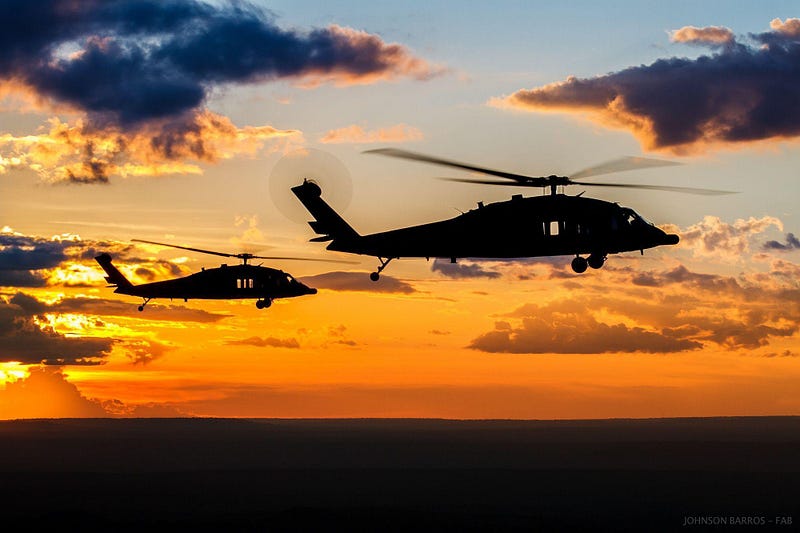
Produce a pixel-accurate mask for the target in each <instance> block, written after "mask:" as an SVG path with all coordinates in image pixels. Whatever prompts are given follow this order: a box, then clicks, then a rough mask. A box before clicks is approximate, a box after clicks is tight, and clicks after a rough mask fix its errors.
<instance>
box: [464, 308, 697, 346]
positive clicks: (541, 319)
mask: <svg viewBox="0 0 800 533" xmlns="http://www.w3.org/2000/svg"><path fill="white" fill-rule="evenodd" d="M511 315H512V316H514V317H518V318H520V319H521V320H520V323H519V324H518V325H517V326H514V325H512V324H511V323H510V322H507V321H498V322H497V323H496V324H495V329H494V330H493V331H489V332H487V333H484V334H482V335H479V336H478V337H476V338H475V339H473V340H472V342H471V343H470V344H469V348H472V349H475V350H480V351H484V352H491V353H520V354H522V353H528V354H539V353H559V354H561V353H575V354H600V353H609V352H626V353H630V352H647V353H671V352H682V351H686V350H696V349H699V348H702V346H703V345H702V344H700V343H699V342H696V341H693V340H690V339H686V338H679V337H677V336H675V335H674V332H664V331H651V330H646V329H644V328H641V327H629V326H626V325H625V324H622V323H619V324H612V325H609V324H605V323H602V322H598V321H597V320H596V319H595V318H594V316H593V315H592V313H591V312H590V311H589V310H588V309H587V308H585V307H583V305H582V304H580V303H577V302H566V303H562V304H555V305H554V304H550V305H546V306H538V305H535V304H527V305H525V306H523V307H521V308H519V309H517V310H516V311H514V312H513V313H511Z"/></svg>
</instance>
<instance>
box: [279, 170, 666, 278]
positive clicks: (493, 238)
mask: <svg viewBox="0 0 800 533" xmlns="http://www.w3.org/2000/svg"><path fill="white" fill-rule="evenodd" d="M292 192H294V194H295V195H296V196H297V198H298V199H299V200H300V201H301V202H302V203H303V205H304V206H305V207H306V209H308V211H309V212H310V213H311V214H312V215H313V216H314V219H315V220H313V221H311V222H310V223H309V224H310V225H311V227H312V229H314V231H316V232H317V234H319V235H321V236H320V237H316V238H314V239H312V241H317V242H323V241H331V242H330V244H329V245H328V250H334V251H339V252H348V253H353V254H362V255H371V256H375V257H377V258H378V259H379V260H380V261H381V264H380V266H379V267H378V270H377V271H376V272H373V273H372V274H370V278H371V279H372V280H373V281H377V280H378V278H379V274H380V272H381V271H382V270H383V269H384V268H386V266H387V265H388V263H389V262H390V261H391V260H392V259H397V258H400V257H425V258H428V259H430V258H431V257H436V258H449V259H450V260H451V261H452V262H455V261H456V260H457V259H458V258H467V257H469V258H486V259H511V258H525V257H543V256H557V255H575V256H576V257H575V259H573V262H572V268H573V270H575V272H583V271H585V270H586V267H587V265H588V266H591V267H592V268H600V267H602V266H603V263H604V262H605V261H606V256H607V255H608V254H615V253H620V252H627V251H633V250H642V251H644V250H645V249H647V248H653V247H655V246H661V245H668V244H677V243H678V241H679V237H678V236H677V235H673V234H668V233H666V232H665V231H663V230H661V229H659V228H657V227H655V226H654V225H653V224H651V223H650V222H647V221H646V220H645V219H644V218H642V217H641V216H640V215H639V214H637V213H636V212H635V211H634V210H633V209H630V208H627V207H622V206H620V205H619V204H616V203H613V202H606V201H604V200H597V199H594V198H585V197H583V196H567V195H565V194H550V195H547V196H534V197H527V198H526V197H523V196H522V195H521V194H518V195H514V196H512V198H511V199H510V200H507V201H504V202H496V203H492V204H488V205H483V203H478V207H477V208H476V209H472V210H470V211H468V212H467V213H462V214H461V215H459V216H457V217H454V218H451V219H448V220H442V221H440V222H432V223H429V224H422V225H419V226H411V227H407V228H401V229H396V230H391V231H383V232H380V233H373V234H370V235H360V234H358V232H356V231H355V230H354V229H353V228H352V227H350V225H349V224H347V222H345V220H344V219H343V218H342V217H341V216H339V214H338V213H336V212H335V211H334V210H333V209H332V208H331V207H330V206H329V205H328V204H327V203H326V202H325V201H324V200H323V199H322V190H321V189H320V188H319V186H318V185H317V184H315V183H313V182H311V181H308V180H306V181H304V182H303V183H302V184H301V185H298V186H297V187H293V188H292ZM581 254H589V257H588V259H585V258H582V257H581Z"/></svg>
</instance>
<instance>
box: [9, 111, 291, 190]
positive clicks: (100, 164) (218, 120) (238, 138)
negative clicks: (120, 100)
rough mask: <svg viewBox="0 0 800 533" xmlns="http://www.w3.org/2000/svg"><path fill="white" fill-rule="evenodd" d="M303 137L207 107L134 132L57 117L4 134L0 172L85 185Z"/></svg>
mask: <svg viewBox="0 0 800 533" xmlns="http://www.w3.org/2000/svg"><path fill="white" fill-rule="evenodd" d="M300 136H301V135H300V132H298V131H294V130H278V129H276V128H273V127H271V126H258V127H254V126H247V127H244V128H239V127H237V126H235V125H234V124H233V123H232V122H231V121H230V119H228V118H227V117H224V116H221V115H218V114H216V113H212V112H211V111H208V110H207V109H204V110H201V111H198V112H196V113H193V114H191V115H187V116H184V117H179V118H176V119H174V120H171V121H168V122H167V121H164V120H160V121H150V122H147V123H143V124H141V125H139V126H138V127H137V128H136V129H134V130H126V129H123V128H121V127H119V126H117V125H114V124H109V125H106V126H104V127H102V128H97V127H94V126H92V125H91V124H89V123H88V122H87V121H85V120H83V119H80V120H78V121H76V122H75V123H73V124H69V123H66V122H62V121H61V120H59V119H58V118H53V119H50V129H49V131H47V132H46V133H40V134H37V135H25V136H13V135H10V134H3V135H0V174H2V173H4V172H7V171H8V170H10V169H30V170H33V171H34V172H36V173H37V174H38V175H39V176H40V177H41V178H42V180H44V181H47V182H67V183H81V184H83V183H108V182H109V179H110V178H112V177H122V178H127V177H135V176H162V175H168V174H200V173H202V170H201V168H200V166H198V164H199V163H217V162H219V161H220V160H225V159H230V158H232V157H235V156H240V155H250V156H252V155H254V154H255V153H256V152H258V151H260V150H261V149H263V147H264V145H265V143H267V142H268V141H274V140H281V139H291V138H300ZM3 154H5V155H3Z"/></svg>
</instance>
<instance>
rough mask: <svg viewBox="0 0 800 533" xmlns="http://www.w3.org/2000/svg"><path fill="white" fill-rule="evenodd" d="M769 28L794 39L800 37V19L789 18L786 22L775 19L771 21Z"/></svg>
mask: <svg viewBox="0 0 800 533" xmlns="http://www.w3.org/2000/svg"><path fill="white" fill-rule="evenodd" d="M769 27H770V28H772V29H773V30H775V31H776V32H777V33H779V34H781V35H785V36H787V37H789V38H792V39H794V38H797V37H800V19H798V18H791V19H790V18H787V19H786V20H785V21H784V20H781V19H779V18H775V19H772V21H770V23H769Z"/></svg>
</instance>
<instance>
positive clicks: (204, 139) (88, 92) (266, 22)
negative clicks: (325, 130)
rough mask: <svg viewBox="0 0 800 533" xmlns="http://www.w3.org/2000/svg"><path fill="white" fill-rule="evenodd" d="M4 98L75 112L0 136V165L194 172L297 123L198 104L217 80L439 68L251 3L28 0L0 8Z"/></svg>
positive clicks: (381, 75) (371, 77)
mask: <svg viewBox="0 0 800 533" xmlns="http://www.w3.org/2000/svg"><path fill="white" fill-rule="evenodd" d="M0 47H2V49H3V57H2V58H0V99H2V100H3V101H6V100H9V99H14V98H16V99H18V100H20V101H22V102H25V107H27V108H31V107H35V108H39V109H41V110H47V111H55V112H59V113H72V114H78V115H80V116H81V118H80V119H78V120H75V121H72V122H62V121H61V120H60V119H57V118H53V119H51V120H50V126H49V131H47V132H46V133H39V134H36V135H28V136H13V135H9V134H6V135H3V136H0V174H1V173H3V172H5V171H8V170H9V169H17V168H27V169H31V170H33V171H35V172H37V173H38V174H39V175H40V176H42V178H44V179H45V180H47V181H67V182H71V183H106V182H108V180H109V179H110V178H111V177H114V176H119V177H126V176H142V175H148V176H152V175H156V176H158V175H165V174H176V173H180V174H187V173H189V174H192V173H200V172H201V168H200V167H199V166H198V164H199V163H215V162H218V161H220V160H223V159H227V158H230V157H233V156H235V155H241V154H253V153H255V151H257V150H260V149H261V148H262V146H263V145H264V143H265V142H267V141H270V140H275V139H289V138H291V139H294V140H299V139H300V133H299V132H297V131H295V130H280V129H277V128H274V127H272V126H267V125H264V126H247V127H243V128H240V127H236V126H234V125H233V124H232V123H231V121H230V120H229V119H227V118H226V117H223V116H220V115H218V114H215V113H213V112H212V111H210V110H208V109H207V108H206V105H207V103H208V100H209V96H210V95H211V94H212V92H213V91H215V90H218V89H219V88H225V87H228V86H231V85H241V84H253V83H261V82H269V81H274V80H290V81H294V82H296V83H297V84H301V85H304V86H306V87H312V86H316V85H319V84H322V83H332V84H334V85H337V86H345V85H354V84H369V83H375V82H377V81H383V80H396V79H400V78H411V79H416V80H427V79H430V78H432V77H434V76H437V75H440V74H442V73H444V72H445V71H446V69H444V68H443V67H440V66H437V65H432V64H430V63H428V62H427V61H425V60H424V59H421V58H419V57H417V56H416V55H414V54H413V53H412V52H411V51H410V50H409V49H408V48H406V47H404V46H402V45H400V44H396V43H386V42H384V41H383V40H382V39H381V38H380V37H378V36H377V35H373V34H370V33H367V32H364V31H359V30H355V29H352V28H346V27H342V26H337V25H330V26H328V27H325V28H311V29H309V30H300V29H291V28H282V27H280V26H278V25H277V24H276V22H275V19H274V16H273V15H272V14H271V13H270V12H268V11H266V10H265V9H262V8H260V7H258V6H255V5H253V4H250V3H247V2H222V3H215V4H209V3H205V2H200V1H198V0H174V1H171V2H153V1H152V0H116V1H111V2H106V1H100V0H88V1H86V2H73V1H72V0H48V1H45V2H39V3H37V5H36V6H32V5H31V4H30V3H29V2H26V1H24V0H10V1H7V2H3V3H2V4H0Z"/></svg>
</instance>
